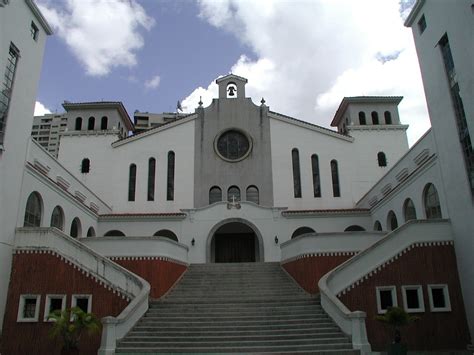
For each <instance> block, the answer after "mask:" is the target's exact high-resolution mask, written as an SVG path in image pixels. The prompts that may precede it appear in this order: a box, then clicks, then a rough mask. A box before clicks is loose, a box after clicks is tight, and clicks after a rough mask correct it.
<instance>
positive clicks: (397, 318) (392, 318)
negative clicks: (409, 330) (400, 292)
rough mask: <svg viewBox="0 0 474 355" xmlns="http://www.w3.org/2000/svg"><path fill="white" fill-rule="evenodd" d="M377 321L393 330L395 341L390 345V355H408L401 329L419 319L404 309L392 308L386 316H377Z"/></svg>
mask: <svg viewBox="0 0 474 355" xmlns="http://www.w3.org/2000/svg"><path fill="white" fill-rule="evenodd" d="M375 319H376V320H378V321H379V322H382V323H384V324H386V325H388V326H390V328H392V329H393V334H394V335H393V341H392V343H391V344H390V345H389V349H388V355H406V354H407V346H406V344H402V336H401V333H400V328H401V327H404V326H407V325H409V324H411V323H413V322H415V321H417V320H418V319H419V317H415V316H412V315H410V314H408V313H407V312H405V310H404V309H403V308H400V307H390V308H389V309H387V312H386V313H385V314H384V315H382V316H376V317H375Z"/></svg>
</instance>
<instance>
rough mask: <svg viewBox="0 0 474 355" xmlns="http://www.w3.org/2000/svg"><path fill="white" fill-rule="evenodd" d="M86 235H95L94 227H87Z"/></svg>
mask: <svg viewBox="0 0 474 355" xmlns="http://www.w3.org/2000/svg"><path fill="white" fill-rule="evenodd" d="M87 236H88V237H95V229H94V227H89V229H88V230H87Z"/></svg>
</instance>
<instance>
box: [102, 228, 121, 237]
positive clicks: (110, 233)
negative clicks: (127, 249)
mask: <svg viewBox="0 0 474 355" xmlns="http://www.w3.org/2000/svg"><path fill="white" fill-rule="evenodd" d="M104 237H125V233H124V232H122V231H119V230H116V229H114V230H111V231H108V232H107V233H105V234H104Z"/></svg>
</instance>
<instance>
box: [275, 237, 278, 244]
mask: <svg viewBox="0 0 474 355" xmlns="http://www.w3.org/2000/svg"><path fill="white" fill-rule="evenodd" d="M275 244H278V237H277V236H275Z"/></svg>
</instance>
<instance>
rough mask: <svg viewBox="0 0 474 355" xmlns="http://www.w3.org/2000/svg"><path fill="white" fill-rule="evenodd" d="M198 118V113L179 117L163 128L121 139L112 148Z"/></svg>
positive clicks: (155, 128) (163, 125)
mask: <svg viewBox="0 0 474 355" xmlns="http://www.w3.org/2000/svg"><path fill="white" fill-rule="evenodd" d="M196 117H197V114H196V113H190V114H188V115H184V116H181V117H179V118H177V119H175V120H173V121H170V122H166V123H164V124H162V125H161V126H158V127H152V128H150V129H147V130H144V131H142V132H139V133H135V134H134V135H131V136H128V137H125V138H121V139H119V140H117V141H115V142H113V143H112V146H113V147H117V146H120V145H122V144H126V143H129V142H132V141H135V140H137V139H140V138H144V137H148V136H151V135H153V134H155V133H157V132H160V131H163V130H165V129H168V128H172V127H174V126H177V125H180V124H181V123H186V122H188V121H191V120H192V119H194V118H196Z"/></svg>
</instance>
